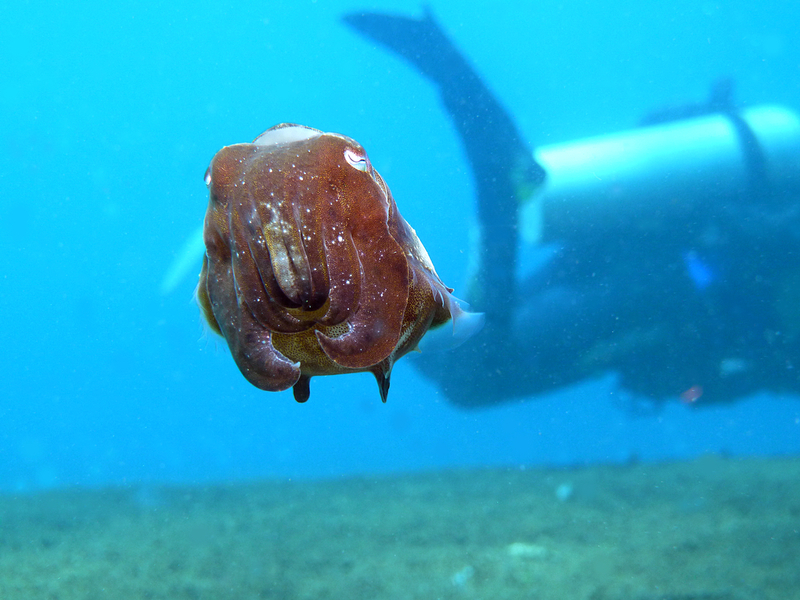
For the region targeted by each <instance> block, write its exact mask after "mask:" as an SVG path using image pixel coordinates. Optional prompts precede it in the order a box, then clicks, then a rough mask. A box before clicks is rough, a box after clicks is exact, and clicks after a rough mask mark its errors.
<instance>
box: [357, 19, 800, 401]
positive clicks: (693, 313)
mask: <svg viewBox="0 0 800 600" xmlns="http://www.w3.org/2000/svg"><path fill="white" fill-rule="evenodd" d="M344 20H345V22H346V23H347V24H348V25H349V26H350V27H352V28H353V29H355V30H356V31H357V32H358V33H360V34H362V35H364V36H366V37H367V38H369V39H371V40H374V41H376V42H378V43H380V44H382V45H384V46H386V47H387V48H388V49H390V50H392V51H393V52H395V53H397V54H399V55H400V56H402V57H403V58H404V59H406V60H407V61H409V62H410V63H411V64H412V65H413V66H414V67H415V68H416V69H417V70H418V71H419V72H420V73H422V74H423V75H424V76H425V77H427V78H428V79H429V80H430V81H431V82H432V83H433V84H434V85H435V86H436V87H437V88H438V90H439V92H440V94H441V98H442V101H443V103H444V105H445V107H446V109H447V111H448V113H449V115H450V117H451V119H452V120H453V122H454V124H455V126H456V130H457V131H458V134H459V137H460V139H461V142H462V144H463V146H464V149H465V151H466V156H467V159H468V161H469V164H470V167H471V170H472V173H473V176H474V180H475V185H476V189H477V205H478V217H479V229H480V231H479V233H480V249H479V253H478V257H477V258H478V266H477V271H476V273H475V274H474V277H473V281H472V283H471V287H470V290H469V294H468V296H467V298H466V300H467V301H469V302H470V304H471V305H472V307H473V308H474V309H476V310H479V311H482V312H483V313H485V318H486V324H485V327H484V329H483V330H482V331H481V332H480V333H479V334H478V335H477V336H476V337H475V338H473V339H472V340H471V341H470V342H469V343H468V344H464V345H462V346H460V347H458V348H455V349H454V350H450V351H448V352H441V353H432V354H428V353H426V354H425V356H424V358H422V357H420V358H418V359H417V360H414V361H413V363H414V364H415V365H416V367H417V368H419V369H420V371H421V372H422V373H423V374H424V375H425V376H426V377H427V378H429V379H431V380H432V381H433V382H435V384H436V385H437V386H438V387H439V388H440V389H441V390H442V391H443V392H444V393H445V394H446V396H447V397H448V399H449V400H450V401H451V402H453V403H454V404H456V405H459V406H463V407H480V406H486V405H494V404H497V403H501V402H506V401H510V400H514V399H522V398H529V397H531V396H534V395H536V394H539V393H543V392H547V391H552V390H554V389H556V388H558V387H561V386H565V385H569V384H573V383H577V382H580V381H581V380H584V379H587V378H591V377H597V376H600V375H602V374H604V373H607V372H615V373H617V374H618V376H619V381H620V385H621V386H622V387H623V389H626V390H629V391H630V392H632V393H633V394H635V395H637V396H641V397H645V398H649V399H652V401H653V402H655V403H656V404H657V403H660V402H662V401H665V400H668V399H670V398H679V399H681V400H682V401H684V402H686V403H695V402H697V404H699V405H702V404H706V403H714V402H730V401H734V400H736V399H738V398H741V397H742V396H745V395H747V394H751V393H753V392H755V391H758V390H770V391H775V392H779V391H791V392H799V391H800V379H798V375H797V373H796V371H795V364H794V360H795V357H797V356H798V351H799V350H800V337H799V336H800V265H798V264H797V256H798V253H799V252H800V240H798V235H797V233H796V232H800V227H798V225H800V222H799V221H800V210H798V205H799V204H800V203H798V202H797V197H796V196H797V194H796V193H793V192H791V191H787V190H786V189H784V188H783V187H781V186H779V185H776V183H775V181H773V179H774V178H770V176H769V172H768V169H767V166H766V158H765V156H766V154H767V153H766V152H765V151H764V148H762V147H761V144H760V142H759V139H758V137H757V136H756V135H755V134H754V128H755V127H756V125H754V124H764V123H766V125H764V127H766V128H769V127H771V125H770V123H771V122H772V121H770V119H772V120H773V121H774V120H775V117H774V111H773V112H769V111H761V112H752V113H747V114H746V115H745V116H742V115H743V114H744V113H740V111H738V110H737V109H736V108H735V107H734V106H733V103H732V100H731V97H732V86H731V83H730V81H728V80H721V81H720V82H718V83H717V84H715V86H714V88H713V90H712V94H711V98H710V99H709V101H708V102H707V103H703V104H700V105H694V106H692V107H691V109H690V110H688V112H687V110H684V111H681V110H677V111H661V112H660V113H657V114H655V115H652V116H651V118H650V119H649V121H648V125H649V128H643V129H642V130H641V131H638V132H634V133H631V134H630V135H628V137H627V138H625V140H626V142H630V145H631V147H633V146H636V144H637V143H641V144H645V145H646V144H650V143H651V141H652V139H654V137H655V136H662V137H663V136H673V137H674V136H678V135H681V132H684V131H686V128H688V127H693V128H703V127H705V128H706V129H707V130H708V131H710V132H714V133H713V135H723V134H719V132H720V131H722V130H724V136H725V143H726V144H728V147H729V148H728V150H729V154H730V155H731V156H730V157H729V162H730V163H731V164H732V165H733V166H731V169H736V170H737V173H738V171H744V174H743V175H741V174H740V175H736V176H733V175H730V176H728V175H729V174H727V173H726V174H723V175H722V176H720V177H716V178H714V177H708V176H706V175H704V176H703V177H700V178H699V179H698V178H697V172H699V170H698V169H696V168H694V165H691V167H690V168H688V169H687V170H686V173H687V177H685V178H684V179H681V178H680V177H678V176H676V174H675V172H674V171H673V170H671V169H672V166H673V165H674V164H675V163H674V162H671V161H674V160H678V159H680V156H678V157H677V158H675V156H674V155H675V154H676V151H675V150H674V148H671V147H670V144H666V145H665V144H663V143H662V144H661V146H662V147H666V148H667V150H664V149H663V148H660V149H658V151H657V152H656V154H657V155H658V156H659V157H661V159H662V160H660V161H654V164H656V165H657V167H658V166H660V167H661V168H662V169H663V170H662V172H661V173H660V174H659V175H658V176H656V177H654V178H652V177H651V179H653V180H654V181H655V184H653V182H652V181H651V182H650V183H649V184H648V185H650V187H651V188H652V190H648V189H645V187H646V186H645V184H643V183H642V184H641V185H631V186H628V187H629V188H630V189H624V186H621V185H609V184H606V183H604V185H607V188H604V190H603V192H602V195H603V197H602V202H601V201H598V200H597V197H598V196H599V195H601V194H600V193H599V192H598V193H595V194H593V193H592V190H591V189H589V190H588V193H587V194H585V195H586V196H587V199H586V202H585V203H584V204H581V203H580V202H579V201H578V200H576V198H577V197H578V196H579V195H580V194H579V193H578V192H574V190H573V191H570V192H564V193H563V194H562V195H561V196H560V197H559V198H558V199H556V200H554V199H553V198H554V196H553V194H554V193H555V192H553V191H552V190H554V189H555V188H558V187H559V186H561V188H566V187H568V184H565V183H564V181H565V180H566V179H567V178H568V177H569V169H568V168H567V167H566V166H565V165H567V166H569V167H571V168H572V170H573V171H574V170H575V166H576V165H579V167H578V168H581V166H582V167H583V169H584V170H586V166H585V164H583V165H581V161H580V160H577V159H576V160H574V161H573V162H572V163H569V160H572V159H569V160H567V159H566V158H565V157H568V156H571V155H570V153H573V154H574V155H576V156H577V155H578V154H579V153H578V152H577V149H576V146H575V145H573V146H572V147H569V148H565V147H562V148H540V149H537V151H536V152H535V153H534V152H533V149H532V147H531V146H529V145H528V144H527V143H526V142H525V140H524V139H523V138H522V136H521V134H520V132H519V131H518V129H517V128H516V126H515V124H514V122H513V120H512V119H511V117H510V116H509V114H508V112H507V111H506V110H505V109H504V108H503V107H502V105H501V104H500V102H498V100H497V99H496V98H495V97H494V96H493V95H492V93H491V92H490V90H489V89H488V88H487V87H486V85H485V84H484V83H483V82H482V81H481V79H480V78H479V76H478V75H477V74H476V72H475V71H474V69H473V68H472V67H471V65H470V64H469V63H468V61H467V60H466V59H465V58H464V57H463V56H462V55H461V54H460V52H459V51H458V49H457V48H456V47H455V46H454V45H453V43H452V42H451V41H450V40H449V39H448V38H447V36H446V35H445V34H444V32H443V31H442V29H441V28H440V27H439V25H438V24H437V23H436V21H435V20H434V19H433V17H432V15H431V14H430V12H426V14H425V15H424V16H423V17H422V18H421V19H414V18H408V17H403V16H392V15H384V14H376V13H353V14H348V15H346V16H345V17H344ZM779 116H780V115H779ZM676 118H678V119H686V118H695V119H696V120H695V121H682V122H679V121H675V119H676ZM697 119H701V120H697ZM702 119H706V120H702ZM759 119H760V120H759ZM672 123H676V124H675V125H672ZM792 124H793V122H792ZM759 126H760V125H759ZM792 126H793V125H792ZM682 128H683V129H682ZM781 128H783V129H786V127H785V126H783V125H780V126H775V127H774V128H773V129H775V130H781ZM694 133H696V132H695V131H694V130H693V132H692V135H691V136H689V137H691V138H692V139H695V138H697V135H694ZM713 135H712V136H711V137H712V138H713ZM703 139H705V138H703ZM709 139H711V138H709ZM592 143H594V142H592ZM598 144H600V146H597V147H599V148H602V149H604V150H603V152H596V153H595V154H592V156H604V155H612V154H613V150H614V149H615V148H617V147H618V146H619V144H616V146H615V145H614V144H613V143H607V144H606V145H605V146H603V145H602V143H601V142H598ZM623 145H624V144H623ZM792 148H794V146H792ZM658 152H660V154H658ZM693 156H694V157H695V158H697V160H698V161H703V160H708V161H709V162H710V163H713V162H714V161H716V160H717V158H716V157H714V156H711V155H710V154H709V153H708V152H705V151H704V150H703V151H702V152H701V151H700V150H698V151H697V153H696V154H695V155H693ZM583 158H585V156H583ZM612 158H613V157H612ZM559 160H561V161H562V164H559V162H558V161H559ZM609 160H610V159H609ZM791 160H792V161H794V162H793V163H792V164H794V165H795V167H796V164H797V159H796V154H793V155H792V157H791ZM583 162H584V163H585V162H586V161H585V160H584V161H583ZM621 162H624V161H619V160H618V161H617V163H618V164H619V163H621ZM628 162H630V163H633V162H636V161H628ZM568 163H569V164H568ZM742 165H744V167H742ZM598 168H599V167H598ZM621 168H628V167H625V166H623V167H621ZM630 168H633V167H632V166H631V167H630ZM795 170H796V169H792V171H795ZM704 173H705V172H704ZM690 175H691V176H692V177H695V178H694V179H692V177H690ZM597 179H600V178H597ZM640 183H641V180H640ZM670 185H674V186H675V187H674V188H670V187H669V186H670ZM681 185H685V186H686V188H684V189H683V191H681V188H680V186H681ZM548 186H550V188H548ZM548 189H549V190H550V191H549V192H548V191H547V190H548ZM687 190H688V191H687ZM573 192H574V193H573ZM651 192H652V193H651ZM548 193H549V194H550V196H547V194H548ZM648 194H649V195H648ZM690 194H693V195H694V198H693V200H692V201H691V202H690V201H688V200H687V199H686V198H687V197H689V195H690ZM698 194H700V196H699V199H698V198H697V196H698ZM593 196H594V197H593ZM650 196H653V197H655V196H658V198H659V202H658V203H656V202H655V201H654V200H648V198H650ZM530 207H534V208H533V210H534V211H535V212H537V214H538V218H539V219H543V220H544V223H545V225H544V227H545V229H544V233H540V235H539V237H538V239H537V242H538V243H537V248H539V250H538V252H539V253H540V254H541V255H542V256H546V259H545V260H544V261H543V264H542V265H541V266H539V267H537V268H536V269H535V270H533V271H532V272H531V273H528V274H526V275H525V276H524V277H521V278H519V279H518V275H517V273H518V263H519V254H520V248H521V246H522V244H523V240H522V230H523V228H524V227H523V224H524V223H523V221H525V222H527V221H528V220H530V219H527V218H526V217H524V214H525V211H527V210H529V208H530ZM533 220H534V221H535V220H537V219H533ZM548 223H551V224H550V225H548ZM552 223H555V225H553V224H552ZM559 223H560V224H559ZM548 227H549V230H548Z"/></svg>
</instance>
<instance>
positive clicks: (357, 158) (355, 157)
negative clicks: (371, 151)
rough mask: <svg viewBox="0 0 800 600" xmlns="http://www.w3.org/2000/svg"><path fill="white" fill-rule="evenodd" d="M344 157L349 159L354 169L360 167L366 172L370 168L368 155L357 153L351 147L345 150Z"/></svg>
mask: <svg viewBox="0 0 800 600" xmlns="http://www.w3.org/2000/svg"><path fill="white" fill-rule="evenodd" d="M344 158H345V160H347V162H348V164H349V165H350V166H351V167H353V168H354V169H358V170H359V171H363V172H366V171H367V169H369V162H368V161H367V157H366V156H361V155H360V154H356V153H355V152H353V151H352V150H350V148H348V149H347V150H345V151H344Z"/></svg>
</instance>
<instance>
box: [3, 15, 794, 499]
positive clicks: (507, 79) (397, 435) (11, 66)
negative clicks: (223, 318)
mask: <svg viewBox="0 0 800 600" xmlns="http://www.w3.org/2000/svg"><path fill="white" fill-rule="evenodd" d="M474 6H475V8H474V9H473V8H469V5H468V6H467V7H466V8H465V5H464V3H463V2H445V1H442V0H440V1H438V2H435V3H434V4H433V7H432V8H433V10H434V12H435V14H436V15H437V16H438V18H439V20H440V22H441V23H442V24H443V26H444V27H445V29H446V30H447V32H448V33H449V34H450V35H451V36H452V38H453V39H454V40H455V41H456V43H457V44H458V45H459V46H460V47H461V49H462V50H463V51H464V52H465V53H466V54H467V55H468V56H469V57H470V59H471V61H472V62H473V64H474V65H475V66H476V67H477V69H478V70H479V71H480V73H481V74H482V75H483V76H484V79H485V80H486V81H487V83H488V84H489V85H490V86H491V87H492V88H493V89H494V91H495V92H496V93H497V95H498V96H499V97H500V98H502V100H503V102H504V104H505V105H506V106H507V107H508V108H509V109H510V111H511V112H512V114H513V115H514V117H515V118H516V120H517V122H518V123H519V125H520V128H521V129H522V131H523V133H524V134H525V136H526V137H527V138H528V139H529V140H530V141H531V142H532V143H536V144H545V143H553V142H558V141H565V140H571V139H576V138H580V137H585V136H588V135H594V134H600V133H606V132H612V131H617V130H620V129H623V128H627V127H630V126H632V125H633V124H635V123H636V121H637V120H638V119H639V118H640V117H641V116H642V115H643V114H645V113H647V112H648V111H649V110H651V109H653V108H654V107H658V106H662V105H664V104H669V103H680V102H683V101H686V100H701V99H703V98H704V97H705V96H706V94H707V89H708V86H709V84H710V82H712V81H713V80H715V79H716V78H718V77H719V76H721V75H728V76H732V77H734V78H735V80H736V83H737V95H738V100H739V101H741V102H743V103H746V104H759V103H764V102H770V103H779V104H784V105H786V106H789V107H792V108H794V109H800V76H799V75H800V74H799V73H798V64H800V48H798V46H797V44H796V33H797V31H798V30H800V4H798V3H796V2H790V1H788V0H786V1H783V2H771V3H756V2H753V1H752V0H737V1H729V2H710V1H709V2H697V1H686V0H675V1H670V2H662V3H649V2H648V3H644V2H638V1H637V2H634V1H629V2H620V1H614V2H612V1H597V0H566V1H564V2H551V1H545V2H502V1H501V2H497V3H493V4H492V9H491V11H488V12H487V11H485V10H482V9H479V8H477V7H478V6H482V5H481V4H479V3H475V4H474ZM360 8H368V9H372V10H380V9H382V10H393V11H396V12H404V13H409V14H419V13H420V10H421V7H420V5H418V4H417V3H416V2H398V1H396V0H393V1H391V2H389V1H388V0H387V1H385V2H373V3H366V2H363V3H362V2H349V1H347V2H345V1H336V2H334V1H331V2H316V1H313V2H309V1H305V0H298V1H296V2H292V3H288V2H287V3H270V2H241V3H237V4H236V5H235V6H225V5H221V4H220V3H217V2H191V3H189V2H185V3H181V2H170V3H162V4H158V5H156V4H153V3H138V2H126V1H123V2H115V3H107V2H99V1H96V0H95V1H90V2H87V3H82V4H80V8H78V5H75V4H74V3H58V2H13V3H11V4H10V5H9V6H6V7H4V15H3V18H2V19H0V49H1V51H0V57H2V59H1V60H0V79H2V85H0V119H1V120H2V121H1V123H0V157H1V159H0V183H1V184H2V189H3V196H2V201H0V202H1V203H0V256H2V260H3V268H2V274H1V278H0V281H1V282H2V292H0V315H2V316H3V326H2V331H3V334H2V335H3V337H2V339H3V344H2V356H1V357H0V359H1V360H0V364H2V387H0V489H2V490H35V489H40V488H46V487H52V486H70V485H81V486H84V485H91V486H96V485H107V484H124V483H129V482H135V481H142V480H148V481H189V482H204V481H210V480H231V479H238V478H251V477H266V476H270V477H272V476H275V477H281V478H307V477H333V476H340V475H344V474H351V473H378V472H387V471H400V470H403V471H405V470H418V469H430V468H440V467H445V466H454V465H459V466H461V465H495V464H510V465H518V466H520V467H521V468H522V467H524V466H525V465H531V464H581V463H593V462H608V461H626V460H631V459H644V460H656V459H665V458H675V457H680V458H682V457H692V456H696V455H698V454H701V453H705V452H726V453H731V454H748V455H749V454H780V453H798V452H800V400H798V398H796V397H793V396H786V397H775V396H772V395H766V394H763V395H757V396H755V397H752V398H749V399H746V400H743V401H740V402H738V403H736V404H733V405H725V406H717V407H706V408H703V407H695V406H692V407H687V406H684V405H682V404H680V403H679V402H677V401H676V402H673V403H671V404H669V405H667V406H666V407H665V408H664V410H662V411H659V412H654V413H652V414H641V415H633V414H631V412H630V411H629V410H626V407H627V406H629V404H630V398H627V397H626V395H625V394H624V393H623V392H621V391H620V390H619V389H618V388H617V387H616V385H615V383H614V380H613V377H612V376H609V377H607V378H604V379H602V380H600V381H593V382H587V383H586V384H584V385H581V386H578V387H575V388H571V389H567V390H560V391H558V392H556V393H553V394H550V395H548V396H545V397H541V398H537V399H532V400H530V401H527V402H522V403H514V404H509V405H505V406H502V407H498V408H496V409H485V410H479V411H472V412H465V411H461V410H457V409H455V408H453V407H451V406H450V405H449V404H448V403H447V402H446V400H445V399H444V397H443V396H441V395H440V394H439V393H438V392H437V390H436V388H434V387H433V386H431V385H429V384H427V383H425V382H423V381H422V380H421V379H420V377H419V376H418V375H417V374H416V372H415V371H414V370H413V368H411V367H410V366H409V365H408V364H406V362H405V361H401V362H400V363H399V364H398V365H397V367H396V369H395V371H394V375H393V379H392V390H391V393H390V397H389V402H388V404H386V405H382V404H381V403H380V400H379V397H378V392H377V389H376V386H375V382H374V380H373V378H372V377H371V376H370V375H358V376H349V377H330V378H316V379H314V380H313V382H312V397H311V400H310V401H309V402H308V403H307V404H304V405H298V404H296V403H295V402H294V401H293V400H292V398H291V392H285V393H280V394H268V393H265V392H260V391H258V390H256V389H255V388H253V387H251V386H250V385H249V384H247V383H246V382H245V380H244V379H243V378H242V376H241V375H240V374H239V372H238V371H237V370H236V367H235V366H234V364H233V361H232V359H231V357H230V356H229V354H228V352H227V350H226V349H225V347H224V343H223V342H221V341H220V340H218V339H214V338H213V337H212V338H209V337H206V336H205V335H204V333H203V329H202V327H201V323H200V318H199V314H198V310H197V307H196V306H195V305H194V303H193V301H192V292H193V289H194V285H195V280H194V277H189V278H187V279H185V280H184V281H182V283H181V284H180V286H179V287H178V288H177V289H176V290H175V291H173V292H172V293H171V294H168V295H164V294H162V293H160V291H159V287H160V285H161V281H162V279H163V277H164V275H165V272H166V270H167V267H168V265H169V264H170V263H171V262H172V261H173V260H174V259H175V257H176V255H177V254H178V252H179V251H180V248H181V246H182V244H183V243H184V241H185V240H186V239H187V238H189V237H190V236H191V234H192V232H193V231H194V230H195V229H196V228H197V226H198V225H199V224H200V223H201V222H202V217H203V214H204V211H205V207H206V202H207V197H206V194H207V192H206V188H205V185H204V182H203V174H204V172H205V169H206V166H207V165H208V162H209V160H210V159H211V157H212V156H213V155H214V153H215V152H216V151H217V150H218V149H219V148H221V147H222V146H223V145H227V144H231V143H236V142H243V141H249V140H251V139H253V138H254V137H256V136H257V135H258V134H260V133H261V132H262V131H263V130H265V129H267V128H268V127H270V126H272V125H274V124H275V123H278V122H282V121H292V122H298V123H303V124H306V125H310V126H313V127H317V128H320V129H323V130H326V131H337V132H341V133H345V134H347V135H349V136H351V137H353V138H355V139H356V140H358V141H359V142H361V143H362V144H363V145H364V146H365V147H366V149H367V150H368V152H369V154H370V157H371V160H372V162H373V164H374V165H375V166H376V168H377V169H378V170H379V171H380V172H381V174H382V175H383V176H384V178H385V179H386V181H387V182H388V184H389V185H390V187H391V188H392V191H393V193H394V196H395V198H396V200H397V202H398V205H399V207H400V209H401V211H402V213H403V215H404V216H405V218H406V219H407V220H408V221H409V222H410V223H411V224H412V225H413V226H414V227H415V228H416V230H417V232H418V233H419V235H420V238H421V239H422V240H423V241H424V242H425V244H426V246H427V248H428V250H429V252H430V254H431V256H432V258H433V261H434V263H435V264H436V266H437V269H438V271H439V274H440V275H441V276H442V278H443V279H444V280H445V281H446V282H447V283H448V284H449V285H451V286H454V287H456V294H457V295H458V293H459V289H462V290H463V288H464V285H465V281H466V268H467V261H468V256H467V255H468V252H469V243H468V238H469V228H470V225H471V223H472V222H473V220H474V209H473V203H474V195H473V190H472V184H471V180H470V175H469V169H468V165H467V163H466V160H465V157H464V156H463V154H462V151H461V148H460V146H459V145H458V141H457V138H456V136H455V133H454V130H453V129H452V127H451V125H450V122H449V121H448V119H447V116H446V114H445V113H444V111H443V109H442V107H441V106H440V104H439V101H438V98H437V96H436V94H435V92H434V90H433V88H432V87H431V86H430V85H429V84H428V82H426V81H424V80H423V79H422V78H421V77H419V76H418V75H417V74H416V73H415V72H414V71H413V70H412V69H411V68H410V67H408V66H407V65H406V64H405V63H402V62H400V61H399V60H397V59H396V58H394V57H393V56H390V55H389V54H388V53H386V52H384V51H383V50H381V49H378V48H376V47H374V46H373V45H372V44H370V43H367V42H365V41H364V40H363V39H361V38H359V37H357V36H356V35H355V34H353V33H352V32H350V31H349V30H347V29H346V28H345V27H344V26H343V25H342V24H341V23H340V21H339V17H340V15H341V14H343V13H344V12H346V11H349V10H355V9H360ZM197 269H198V270H199V261H198V267H197ZM476 368H479V367H476Z"/></svg>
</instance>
